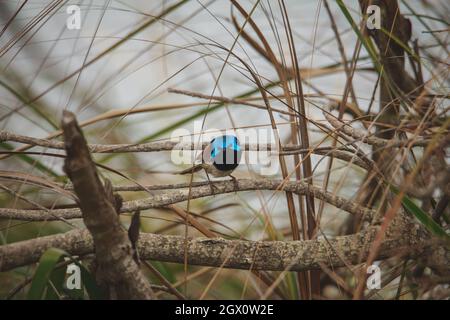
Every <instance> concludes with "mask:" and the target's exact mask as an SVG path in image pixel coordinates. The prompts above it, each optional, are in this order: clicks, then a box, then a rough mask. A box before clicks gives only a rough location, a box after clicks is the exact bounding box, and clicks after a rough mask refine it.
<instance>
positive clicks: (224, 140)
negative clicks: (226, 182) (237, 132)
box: [179, 135, 242, 184]
mask: <svg viewBox="0 0 450 320" xmlns="http://www.w3.org/2000/svg"><path fill="white" fill-rule="evenodd" d="M241 156H242V151H241V147H240V145H239V140H238V139H237V138H236V137H235V136H231V135H223V136H220V137H216V138H214V139H212V140H211V142H210V143H209V144H208V145H207V146H206V147H205V149H204V150H203V152H202V153H201V154H200V155H199V157H197V160H201V163H200V164H197V165H195V166H193V167H191V168H189V169H186V170H183V171H181V172H179V174H187V173H193V172H197V171H200V170H202V169H204V170H205V171H206V173H207V176H208V174H211V175H212V176H214V177H226V176H229V177H230V178H232V179H233V181H234V182H235V184H236V178H235V177H233V176H232V175H231V173H232V172H233V171H234V169H236V168H237V166H238V165H239V162H240V161H241ZM200 158H201V159H200ZM208 180H209V176H208Z"/></svg>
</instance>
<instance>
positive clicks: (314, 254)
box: [0, 227, 448, 272]
mask: <svg viewBox="0 0 450 320" xmlns="http://www.w3.org/2000/svg"><path fill="white" fill-rule="evenodd" d="M377 230H378V229H377V228H376V227H370V228H368V229H367V230H366V231H364V232H361V233H359V234H355V235H349V236H339V237H336V238H334V239H326V240H325V239H320V240H305V241H244V240H225V239H221V238H214V239H211V238H195V239H188V241H187V250H188V252H187V262H188V264H190V265H201V266H212V267H221V266H223V267H225V268H235V269H253V270H276V271H281V270H291V271H305V270H311V269H319V268H320V264H324V265H327V266H329V267H331V266H332V267H342V266H345V265H349V264H350V265H353V264H359V263H362V262H363V261H364V259H365V258H366V257H367V256H368V251H369V249H370V245H371V243H372V241H373V239H374V237H375V235H376V232H377ZM410 231H411V232H410V233H409V235H408V234H406V235H402V236H398V238H387V239H386V240H385V241H384V242H383V243H382V245H381V249H380V251H379V254H378V256H377V259H385V258H389V257H393V256H395V255H408V256H410V257H413V256H419V255H420V254H421V253H422V252H424V250H425V249H426V248H428V247H430V246H431V245H433V244H434V243H432V242H430V241H428V242H427V241H424V237H423V236H418V235H417V234H418V233H417V232H414V231H413V230H410ZM185 245H186V242H185V238H184V237H183V236H171V235H158V234H151V233H144V234H141V237H140V240H139V242H138V249H139V253H140V255H141V258H142V259H143V260H157V261H166V262H175V263H184V259H185V256H184V251H183V250H182V248H183V247H184V246H185ZM52 247H56V248H60V249H62V250H65V251H67V252H69V253H70V254H72V255H76V256H83V255H86V254H89V253H92V252H93V251H94V242H93V240H92V237H91V235H90V233H89V232H88V231H87V230H86V229H76V230H72V231H69V232H66V233H63V234H58V235H52V236H46V237H41V238H37V239H32V240H27V241H22V242H18V243H13V244H8V245H4V246H1V247H0V271H2V272H3V271H8V270H11V269H14V268H17V267H20V266H24V265H29V264H31V263H35V262H37V261H38V260H39V258H40V256H41V255H42V254H43V253H44V252H45V250H47V249H48V248H52ZM447 251H448V250H447ZM447 255H448V253H447ZM447 258H448V257H447Z"/></svg>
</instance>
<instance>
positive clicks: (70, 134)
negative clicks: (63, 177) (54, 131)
mask: <svg viewBox="0 0 450 320" xmlns="http://www.w3.org/2000/svg"><path fill="white" fill-rule="evenodd" d="M61 123H62V128H63V133H64V144H65V147H66V152H67V157H66V160H65V164H64V170H65V171H66V173H67V175H68V176H69V178H70V180H71V181H72V184H73V187H74V191H75V193H76V195H77V196H78V199H79V206H80V208H81V212H82V216H83V220H84V223H85V224H86V227H87V228H88V230H89V231H90V233H91V234H92V237H93V240H94V244H95V261H96V264H97V265H96V278H97V280H98V281H99V283H100V285H102V286H104V287H105V288H106V289H107V291H108V294H109V297H110V298H112V299H151V298H152V297H153V291H152V289H151V287H150V284H149V282H148V280H147V278H146V277H145V276H144V275H143V274H142V272H141V270H140V268H139V266H138V265H137V264H136V262H135V261H134V259H133V250H132V247H131V243H130V240H129V239H128V236H127V233H126V232H125V231H124V230H123V228H122V226H121V224H120V220H119V217H118V215H117V212H116V209H115V208H114V204H113V203H111V201H110V199H109V197H108V194H107V193H106V191H105V188H104V187H103V185H102V183H101V181H100V179H99V177H98V174H97V171H96V166H95V164H94V163H93V161H92V159H91V155H90V152H89V149H88V148H87V146H86V140H85V139H84V136H83V134H82V132H81V130H80V128H79V126H78V124H77V122H76V119H75V115H74V114H73V113H71V112H68V111H64V113H63V119H62V122H61ZM111 190H112V189H111Z"/></svg>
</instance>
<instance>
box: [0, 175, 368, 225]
mask: <svg viewBox="0 0 450 320" xmlns="http://www.w3.org/2000/svg"><path fill="white" fill-rule="evenodd" d="M150 187H151V189H152V190H155V189H156V188H155V187H158V186H150ZM152 187H153V188H152ZM162 187H164V189H170V188H173V187H181V188H183V189H180V190H171V191H167V192H164V193H161V194H156V195H151V194H149V195H148V198H146V199H142V200H133V201H125V202H124V203H123V205H122V208H121V210H120V212H133V211H137V210H146V209H152V208H161V207H165V206H168V205H170V204H174V203H178V202H182V201H186V200H188V198H189V196H190V198H191V199H197V198H202V197H207V196H211V195H212V191H211V187H210V185H209V184H205V183H203V184H202V185H197V184H194V186H193V187H192V188H191V192H190V193H189V189H188V187H189V186H188V185H187V184H181V185H163V186H162ZM236 187H237V188H236ZM160 189H161V188H160ZM116 190H127V191H137V190H143V189H142V187H140V186H131V187H122V188H121V187H118V188H116ZM252 190H280V191H290V192H293V193H296V194H300V195H305V194H306V193H307V192H309V193H310V194H311V195H312V196H314V197H315V198H316V199H319V200H323V201H325V202H327V203H329V204H331V205H333V206H335V207H336V208H339V209H342V210H344V211H347V212H349V213H351V214H355V215H360V216H361V217H364V219H365V220H370V219H371V218H372V217H373V216H374V215H375V210H372V209H368V208H364V207H362V206H360V205H359V204H357V203H355V202H353V201H349V200H347V199H345V198H342V197H340V196H337V195H334V194H332V193H330V192H326V191H322V190H321V189H320V188H318V187H314V186H311V185H308V184H306V183H304V182H301V181H297V182H283V181H282V180H266V179H261V180H246V179H241V180H237V184H236V185H235V183H234V182H232V181H221V182H214V195H218V194H224V193H231V192H235V191H252ZM0 217H1V218H10V219H16V220H26V221H42V220H45V221H51V220H56V218H57V217H58V218H64V219H66V220H68V219H76V218H81V212H80V209H78V208H70V209H54V210H27V209H10V208H0Z"/></svg>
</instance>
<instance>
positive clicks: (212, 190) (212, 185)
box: [205, 169, 217, 195]
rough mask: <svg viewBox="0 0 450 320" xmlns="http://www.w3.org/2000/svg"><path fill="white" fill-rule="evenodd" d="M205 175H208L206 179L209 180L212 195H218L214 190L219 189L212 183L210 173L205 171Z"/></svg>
mask: <svg viewBox="0 0 450 320" xmlns="http://www.w3.org/2000/svg"><path fill="white" fill-rule="evenodd" d="M205 173H206V177H207V178H208V182H209V187H210V188H211V194H212V195H214V194H215V193H216V192H215V191H214V188H216V189H217V187H216V186H215V185H214V184H213V183H212V181H211V179H210V178H209V174H208V171H206V169H205Z"/></svg>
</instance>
